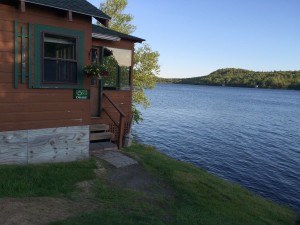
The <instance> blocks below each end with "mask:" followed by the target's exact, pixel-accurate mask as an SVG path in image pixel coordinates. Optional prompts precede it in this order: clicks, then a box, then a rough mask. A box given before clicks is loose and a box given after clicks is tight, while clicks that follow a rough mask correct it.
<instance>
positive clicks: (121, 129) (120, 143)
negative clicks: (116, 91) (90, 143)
mask: <svg viewBox="0 0 300 225" xmlns="http://www.w3.org/2000/svg"><path fill="white" fill-rule="evenodd" d="M103 97H105V98H106V99H107V100H108V101H109V102H110V104H111V105H112V106H113V107H114V108H115V109H116V110H117V111H118V113H119V123H118V122H116V121H115V120H114V119H113V117H112V116H111V115H110V114H109V113H108V112H107V110H106V109H103V110H104V112H105V113H106V114H107V115H108V117H109V118H110V119H111V121H113V123H114V124H115V125H116V126H117V127H118V129H119V137H118V143H117V144H118V147H119V149H121V148H122V147H123V136H124V131H125V124H124V122H125V121H124V118H125V117H126V114H125V113H124V112H123V111H122V110H121V109H120V107H119V106H118V105H117V104H116V103H115V102H114V101H113V100H111V98H110V97H109V96H108V95H107V94H106V93H103Z"/></svg>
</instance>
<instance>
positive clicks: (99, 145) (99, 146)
mask: <svg viewBox="0 0 300 225" xmlns="http://www.w3.org/2000/svg"><path fill="white" fill-rule="evenodd" d="M101 150H104V151H117V150H118V146H117V145H116V144H114V143H111V142H96V143H90V152H91V153H92V154H93V153H96V152H97V151H101Z"/></svg>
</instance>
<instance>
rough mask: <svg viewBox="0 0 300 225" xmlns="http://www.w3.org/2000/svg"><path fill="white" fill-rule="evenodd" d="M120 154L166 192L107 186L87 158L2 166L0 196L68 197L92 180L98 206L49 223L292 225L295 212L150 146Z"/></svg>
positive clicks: (64, 224)
mask: <svg viewBox="0 0 300 225" xmlns="http://www.w3.org/2000/svg"><path fill="white" fill-rule="evenodd" d="M124 152H126V153H127V154H129V155H131V156H132V157H135V158H136V159H137V160H138V161H139V162H140V163H141V164H142V165H143V166H144V167H145V168H146V170H147V171H148V172H149V173H151V174H153V175H154V176H155V177H157V178H159V179H160V180H162V181H163V182H164V184H165V185H167V186H168V187H169V189H170V190H171V191H170V193H171V194H168V195H163V194H160V193H156V194H149V193H144V192H139V191H133V190H128V189H124V188H120V187H119V188H117V187H116V186H112V185H109V184H108V183H107V182H106V179H105V178H106V177H105V176H103V177H102V178H99V177H98V178H95V175H94V172H93V169H94V168H95V162H94V161H93V160H91V161H85V162H78V163H71V164H70V163H68V164H56V165H44V166H43V165H42V166H29V167H7V166H2V167H0V179H1V186H0V193H1V194H0V195H1V196H2V197H3V196H11V197H12V196H17V197H18V196H39V195H42V196H45V195H51V196H53V195H56V196H57V195H68V193H72V192H73V191H74V190H75V188H74V187H75V183H76V182H78V181H82V180H84V179H94V186H93V189H94V190H93V191H94V194H95V195H94V196H95V200H96V201H98V202H100V203H101V204H102V205H103V207H101V208H99V210H98V211H95V212H93V213H83V214H82V215H78V216H77V217H74V218H70V219H68V220H64V221H58V222H55V223H51V225H77V224H78V225H79V224H80V225H82V224H84V225H100V224H104V225H110V224H111V225H119V224H120V225H129V224H132V225H133V224H141V225H142V224H154V225H160V224H172V225H173V224H174V225H177V224H178V225H193V224H195V225H201V224H203V225H268V224H269V225H285V224H286V225H293V224H294V222H295V218H296V213H295V212H293V211H292V210H290V209H288V208H286V207H282V206H279V205H277V204H274V203H272V202H270V201H267V200H265V199H263V198H261V197H258V196H256V195H254V194H252V193H251V192H249V191H247V190H246V189H244V188H241V187H240V186H238V185H235V184H231V183H229V182H227V181H224V180H222V179H220V178H218V177H216V176H213V175H211V174H209V173H207V172H205V171H203V170H201V169H198V168H196V167H195V166H193V165H190V164H188V163H183V162H180V161H176V160H173V159H170V158H168V157H166V156H164V155H162V154H160V153H159V152H157V151H156V150H155V149H154V148H152V147H149V146H144V145H138V144H134V145H133V146H132V147H130V148H127V149H125V150H124ZM3 174H5V175H3ZM106 176H109V173H108V174H106ZM57 177H59V178H57Z"/></svg>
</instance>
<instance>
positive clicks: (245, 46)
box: [88, 0, 300, 77]
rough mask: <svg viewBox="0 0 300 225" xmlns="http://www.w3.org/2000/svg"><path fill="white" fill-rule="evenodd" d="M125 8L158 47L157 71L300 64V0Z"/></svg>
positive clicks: (137, 0)
mask: <svg viewBox="0 0 300 225" xmlns="http://www.w3.org/2000/svg"><path fill="white" fill-rule="evenodd" d="M88 1H89V2H90V3H92V4H93V5H95V6H97V7H99V5H100V2H101V0H88ZM125 12H126V13H131V14H132V15H133V16H134V20H133V22H132V23H133V24H134V25H136V26H137V30H136V31H135V32H134V33H133V35H135V36H138V37H142V38H144V39H146V40H147V43H149V44H150V45H151V47H152V49H153V50H155V51H158V52H159V53H160V55H161V56H160V61H159V63H160V65H161V72H160V76H161V77H195V76H203V75H207V74H209V73H211V72H213V71H215V70H217V69H219V68H228V67H235V68H243V69H249V70H255V71H273V70H300V56H299V54H300V0H189V1H182V0H144V1H141V0H128V7H127V9H126V10H125Z"/></svg>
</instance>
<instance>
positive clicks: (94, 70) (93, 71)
mask: <svg viewBox="0 0 300 225" xmlns="http://www.w3.org/2000/svg"><path fill="white" fill-rule="evenodd" d="M107 71H108V67H107V65H106V64H95V63H93V64H90V65H86V66H84V67H83V73H84V74H85V75H87V76H88V77H91V78H98V79H100V78H101V75H102V74H103V73H105V72H107Z"/></svg>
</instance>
